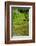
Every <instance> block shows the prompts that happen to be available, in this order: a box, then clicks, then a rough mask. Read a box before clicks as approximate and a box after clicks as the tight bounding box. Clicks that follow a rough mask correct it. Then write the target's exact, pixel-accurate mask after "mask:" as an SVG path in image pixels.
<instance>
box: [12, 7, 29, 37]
mask: <svg viewBox="0 0 36 46" xmlns="http://www.w3.org/2000/svg"><path fill="white" fill-rule="evenodd" d="M26 11H27V12H26ZM28 12H29V8H28V9H27V8H22V9H21V8H17V7H16V8H13V16H12V20H13V35H14V36H28V35H29V15H28Z"/></svg>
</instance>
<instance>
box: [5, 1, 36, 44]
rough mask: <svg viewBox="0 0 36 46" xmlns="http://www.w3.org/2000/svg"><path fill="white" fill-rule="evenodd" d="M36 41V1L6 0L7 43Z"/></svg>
mask: <svg viewBox="0 0 36 46" xmlns="http://www.w3.org/2000/svg"><path fill="white" fill-rule="evenodd" d="M32 42H35V3H34V2H33V3H32V2H12V1H7V2H5V43H6V44H13V43H32Z"/></svg>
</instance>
